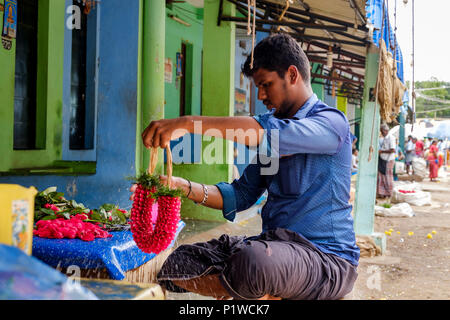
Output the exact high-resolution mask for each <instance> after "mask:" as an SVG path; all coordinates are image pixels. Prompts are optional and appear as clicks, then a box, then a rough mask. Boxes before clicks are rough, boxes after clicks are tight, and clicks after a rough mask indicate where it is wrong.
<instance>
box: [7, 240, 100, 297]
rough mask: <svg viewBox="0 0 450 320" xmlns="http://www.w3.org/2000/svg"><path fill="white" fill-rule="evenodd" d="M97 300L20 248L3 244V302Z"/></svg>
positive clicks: (86, 290) (91, 294)
mask: <svg viewBox="0 0 450 320" xmlns="http://www.w3.org/2000/svg"><path fill="white" fill-rule="evenodd" d="M63 299H67V300H96V299H97V297H96V296H95V295H94V294H93V293H92V292H91V291H89V290H88V289H86V288H84V287H82V286H80V285H78V284H77V283H75V282H74V281H72V280H70V279H69V278H67V277H66V276H65V275H63V274H62V273H60V272H59V271H57V270H55V269H53V268H51V267H49V266H48V265H46V264H45V263H43V262H41V261H39V260H38V259H36V258H34V257H32V256H28V255H27V254H25V253H24V252H23V251H21V250H19V249H18V248H15V247H12V246H7V245H4V244H0V300H63Z"/></svg>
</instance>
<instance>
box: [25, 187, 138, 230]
mask: <svg viewBox="0 0 450 320" xmlns="http://www.w3.org/2000/svg"><path fill="white" fill-rule="evenodd" d="M46 204H50V205H54V206H56V207H58V208H59V211H56V212H55V211H54V210H52V209H50V208H45V207H44V206H45V205H46ZM123 211H125V210H123ZM125 212H126V213H124V212H122V211H120V209H119V207H118V206H117V205H114V204H110V203H106V204H103V205H102V206H100V207H99V208H98V209H92V210H91V209H89V208H86V207H85V206H84V205H83V204H82V203H77V202H76V201H75V200H67V199H66V198H65V197H64V193H62V192H57V191H56V187H50V188H47V189H45V190H44V191H41V192H38V194H37V195H36V198H35V205H34V221H35V222H36V221H39V220H52V219H57V218H65V219H70V217H71V216H75V215H77V214H86V215H87V216H89V219H88V220H85V221H90V222H100V223H103V224H107V225H125V224H127V218H129V215H130V213H129V212H128V211H125Z"/></svg>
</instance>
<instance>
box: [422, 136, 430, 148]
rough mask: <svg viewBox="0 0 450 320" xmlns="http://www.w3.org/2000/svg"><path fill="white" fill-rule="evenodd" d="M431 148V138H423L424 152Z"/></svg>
mask: <svg viewBox="0 0 450 320" xmlns="http://www.w3.org/2000/svg"><path fill="white" fill-rule="evenodd" d="M430 146H431V138H429V137H425V138H423V150H424V151H427V150H428V149H430Z"/></svg>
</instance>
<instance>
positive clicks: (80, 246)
mask: <svg viewBox="0 0 450 320" xmlns="http://www.w3.org/2000/svg"><path fill="white" fill-rule="evenodd" d="M184 226H185V223H184V222H183V221H181V220H180V222H179V224H178V229H177V232H176V235H175V239H174V240H173V241H172V243H171V244H170V246H169V248H170V247H172V246H173V245H174V243H175V240H176V239H177V237H178V235H179V233H180V231H181V230H182V229H183V227H184ZM110 233H111V234H112V235H113V236H112V237H111V238H97V239H95V240H93V241H88V242H86V241H83V240H80V239H47V238H40V237H37V236H34V237H33V251H32V254H33V256H35V257H36V258H38V259H40V260H42V261H43V262H45V263H47V264H48V265H50V266H52V267H55V268H56V267H61V268H67V267H69V266H72V265H76V266H78V267H80V268H81V269H97V268H98V269H102V268H106V269H107V271H108V273H109V275H110V277H111V278H112V279H114V280H123V279H124V278H125V272H127V271H129V270H132V269H135V268H137V267H139V266H141V265H143V264H144V263H146V262H148V261H150V260H151V259H153V258H154V257H155V256H156V254H154V253H150V254H148V253H144V252H142V251H141V250H140V249H139V248H138V247H137V246H136V243H135V242H134V240H133V235H132V233H131V231H111V232H110Z"/></svg>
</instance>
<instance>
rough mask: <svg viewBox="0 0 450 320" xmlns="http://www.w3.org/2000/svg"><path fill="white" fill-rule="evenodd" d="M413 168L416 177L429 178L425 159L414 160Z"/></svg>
mask: <svg viewBox="0 0 450 320" xmlns="http://www.w3.org/2000/svg"><path fill="white" fill-rule="evenodd" d="M412 167H413V170H414V175H416V176H418V177H420V178H422V179H423V178H426V177H427V176H428V169H427V163H426V161H425V160H424V159H422V158H418V157H415V158H414V159H413V160H412Z"/></svg>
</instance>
